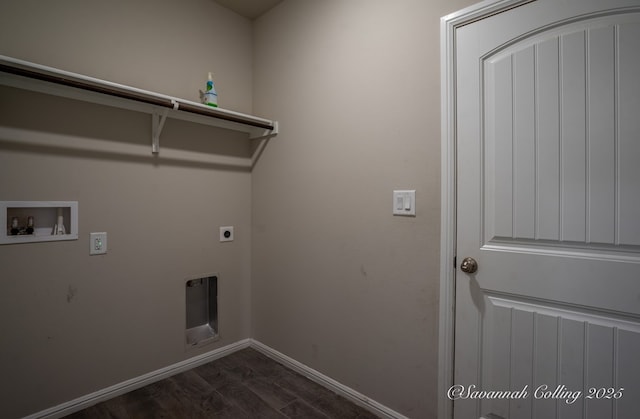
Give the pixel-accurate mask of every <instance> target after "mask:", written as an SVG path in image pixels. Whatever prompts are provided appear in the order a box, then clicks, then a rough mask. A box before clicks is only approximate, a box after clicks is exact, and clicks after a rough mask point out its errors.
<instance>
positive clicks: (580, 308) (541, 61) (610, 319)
mask: <svg viewBox="0 0 640 419" xmlns="http://www.w3.org/2000/svg"><path fill="white" fill-rule="evenodd" d="M456 40H457V49H456V79H455V80H456V81H455V83H456V141H457V163H456V164H457V215H456V217H457V236H456V240H457V244H456V246H457V249H456V255H457V271H456V312H455V313H456V321H455V365H454V377H455V378H454V381H455V384H456V386H454V388H452V390H451V394H450V396H452V397H454V398H455V399H456V400H455V401H454V417H455V418H456V419H470V418H479V417H483V416H484V417H498V418H499V417H502V418H509V419H517V418H541V419H554V418H593V419H607V418H619V419H636V418H639V417H640V1H639V0H564V1H557V0H537V1H533V2H531V3H527V4H525V5H523V6H519V7H516V8H513V9H511V10H508V11H506V12H503V13H499V14H496V15H493V16H491V17H489V18H486V19H482V20H480V21H477V22H474V23H472V24H469V25H466V26H463V27H461V28H458V29H457V30H456ZM466 257H471V258H474V259H475V260H476V261H477V263H478V269H477V272H475V273H471V274H469V273H464V272H463V271H462V270H461V266H460V265H461V261H462V260H463V258H466ZM456 392H457V393H456ZM492 415H493V416H492Z"/></svg>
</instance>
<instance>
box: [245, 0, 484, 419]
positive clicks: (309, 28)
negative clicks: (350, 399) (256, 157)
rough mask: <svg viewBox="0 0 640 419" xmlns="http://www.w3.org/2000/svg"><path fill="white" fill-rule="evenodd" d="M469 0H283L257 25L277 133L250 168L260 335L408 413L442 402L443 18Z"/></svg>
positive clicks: (422, 414)
mask: <svg viewBox="0 0 640 419" xmlns="http://www.w3.org/2000/svg"><path fill="white" fill-rule="evenodd" d="M471 3H472V2H471V1H457V2H450V1H444V0H438V1H428V2H427V1H418V0H415V1H414V0H403V1H382V0H377V1H364V0H361V1H321V2H318V1H285V2H284V3H282V4H280V5H279V6H277V7H276V8H275V9H274V10H272V11H271V12H270V13H269V14H267V15H265V16H263V17H262V18H259V19H258V20H257V21H256V23H255V28H254V40H255V46H254V48H255V55H254V67H255V76H254V88H255V90H254V109H255V111H256V112H257V113H264V114H269V115H270V117H272V118H274V119H277V120H279V122H280V125H281V134H280V135H279V136H278V138H277V139H275V140H273V141H272V142H271V143H270V144H269V145H268V147H267V148H266V150H265V153H264V154H263V156H262V159H261V160H260V162H259V163H258V166H257V167H256V169H255V170H254V173H253V230H252V231H253V249H252V254H253V258H252V260H253V264H252V270H253V276H252V284H253V330H254V332H253V335H254V337H255V338H257V339H258V340H260V341H262V342H263V343H265V344H267V345H269V346H271V347H273V348H275V349H277V350H279V351H281V352H283V353H285V354H287V355H288V356H291V357H293V358H295V359H296V360H298V361H300V362H302V363H305V364H307V365H309V366H311V367H313V368H315V369H317V370H319V371H321V372H322V373H324V374H326V375H328V376H330V377H332V378H334V379H336V380H338V381H340V382H342V383H344V384H346V385H348V386H350V387H352V388H354V389H356V390H358V391H359V392H361V393H363V394H365V395H366V396H368V397H371V398H372V399H374V400H376V401H378V402H381V403H382V404H385V405H387V406H389V407H391V408H392V409H395V410H397V411H399V412H401V413H403V414H405V415H407V416H409V417H412V418H430V417H435V416H436V399H437V394H436V386H437V348H438V342H437V336H438V335H437V328H438V305H437V304H438V301H437V300H438V281H439V278H438V275H439V256H438V254H439V243H440V241H439V229H440V214H439V210H440V202H439V201H440V188H439V185H440V176H439V172H440V151H439V144H440V130H439V126H440V83H439V82H440V75H439V65H440V60H439V18H440V17H441V16H443V15H445V14H448V13H450V12H453V11H455V10H458V9H460V8H462V7H464V6H465V5H468V4H471ZM393 189H416V201H417V216H416V217H415V218H403V217H393V216H392V215H391V208H392V204H391V203H392V190H393Z"/></svg>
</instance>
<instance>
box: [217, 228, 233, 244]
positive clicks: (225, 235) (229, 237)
mask: <svg viewBox="0 0 640 419" xmlns="http://www.w3.org/2000/svg"><path fill="white" fill-rule="evenodd" d="M220 241H221V242H232V241H233V226H226V227H220Z"/></svg>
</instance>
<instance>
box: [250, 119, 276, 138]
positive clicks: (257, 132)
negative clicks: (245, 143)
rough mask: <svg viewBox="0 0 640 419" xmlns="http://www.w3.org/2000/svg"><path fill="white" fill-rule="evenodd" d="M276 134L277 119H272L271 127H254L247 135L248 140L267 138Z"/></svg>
mask: <svg viewBox="0 0 640 419" xmlns="http://www.w3.org/2000/svg"><path fill="white" fill-rule="evenodd" d="M276 135H278V121H273V129H264V128H254V129H252V130H251V134H250V135H249V139H250V140H268V139H270V138H273V137H275V136H276Z"/></svg>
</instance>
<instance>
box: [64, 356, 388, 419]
mask: <svg viewBox="0 0 640 419" xmlns="http://www.w3.org/2000/svg"><path fill="white" fill-rule="evenodd" d="M67 418H68V419H103V418H104V419H129V418H131V419H147V418H149V419H150V418H153V419H156V418H167V419H173V418H175V419H185V418H216V419H218V418H220V419H223V418H231V419H245V418H246V419H254V418H261V419H262V418H265V419H270V418H277V419H284V418H291V419H294V418H301V419H302V418H304V419H316V418H317V419H328V418H335V419H375V418H377V416H376V415H374V414H373V413H370V412H369V411H367V410H365V409H363V408H361V407H359V406H357V405H355V404H353V403H351V402H349V401H348V400H347V399H345V398H344V397H341V396H339V395H337V394H335V393H333V392H331V391H330V390H328V389H326V388H325V387H322V386H320V385H318V384H316V383H314V382H313V381H311V380H309V379H307V378H306V377H303V376H302V375H300V374H297V373H296V372H294V371H292V370H291V369H288V368H286V367H284V366H283V365H281V364H279V363H277V362H275V361H273V360H272V359H271V358H268V357H267V356H265V355H263V354H261V353H260V352H258V351H256V350H253V349H250V348H247V349H243V350H240V351H238V352H235V353H233V354H231V355H228V356H226V357H224V358H221V359H218V360H216V361H213V362H210V363H208V364H205V365H202V366H200V367H197V368H194V369H192V370H189V371H186V372H183V373H181V374H177V375H174V376H172V377H169V378H167V379H164V380H162V381H158V382H156V383H153V384H150V385H148V386H146V387H142V388H140V389H138V390H135V391H132V392H130V393H127V394H124V395H122V396H119V397H116V398H113V399H111V400H107V401H105V402H102V403H99V404H97V405H95V406H92V407H89V408H87V409H85V410H82V411H79V412H76V413H74V414H72V415H69V416H67Z"/></svg>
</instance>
